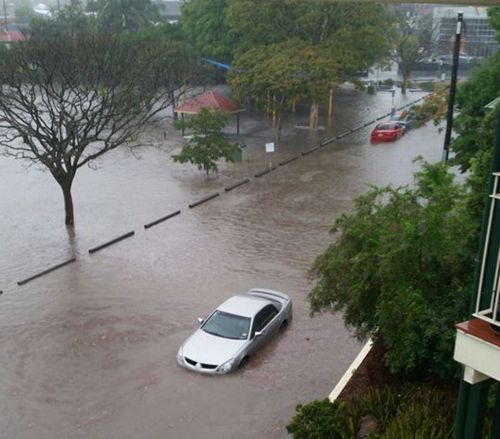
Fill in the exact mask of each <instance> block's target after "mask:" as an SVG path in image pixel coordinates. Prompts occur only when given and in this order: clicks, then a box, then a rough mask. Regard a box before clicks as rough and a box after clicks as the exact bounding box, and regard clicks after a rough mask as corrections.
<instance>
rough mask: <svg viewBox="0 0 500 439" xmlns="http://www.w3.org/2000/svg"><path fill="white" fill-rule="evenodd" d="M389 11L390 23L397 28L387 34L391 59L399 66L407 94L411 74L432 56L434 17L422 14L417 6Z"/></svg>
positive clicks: (396, 7)
mask: <svg viewBox="0 0 500 439" xmlns="http://www.w3.org/2000/svg"><path fill="white" fill-rule="evenodd" d="M389 11H390V12H389V14H388V17H387V18H388V21H391V22H393V23H394V27H395V28H394V29H393V30H392V31H389V32H387V38H388V40H389V46H390V48H391V50H390V57H391V59H392V60H393V61H395V62H396V63H398V65H399V68H400V70H401V74H402V77H403V85H402V87H401V92H402V93H403V94H405V93H406V89H407V87H408V81H409V79H410V75H411V72H412V71H413V70H415V67H416V65H417V64H419V63H421V62H423V61H424V60H426V59H427V58H428V57H429V56H430V55H431V47H432V45H431V34H432V15H431V14H429V13H426V14H422V12H421V11H420V9H419V7H418V6H416V5H413V6H407V7H406V8H404V9H402V8H401V7H398V6H395V7H392V8H390V9H389Z"/></svg>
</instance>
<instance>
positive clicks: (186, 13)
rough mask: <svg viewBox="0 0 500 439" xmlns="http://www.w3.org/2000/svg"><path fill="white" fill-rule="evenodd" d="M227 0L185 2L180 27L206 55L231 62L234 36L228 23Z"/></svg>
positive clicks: (199, 50) (200, 51) (193, 0)
mask: <svg viewBox="0 0 500 439" xmlns="http://www.w3.org/2000/svg"><path fill="white" fill-rule="evenodd" d="M226 8H227V0H191V1H189V2H186V3H183V5H182V16H181V20H180V22H181V26H182V30H183V31H184V34H185V35H186V38H187V39H188V41H190V42H191V43H192V44H193V45H194V47H195V48H196V49H197V50H198V52H199V53H201V54H202V55H204V56H209V57H213V58H215V59H216V60H217V61H222V62H230V61H231V59H232V57H233V48H234V44H235V34H234V32H233V31H232V30H231V29H229V27H228V26H227V25H226V22H225V14H226Z"/></svg>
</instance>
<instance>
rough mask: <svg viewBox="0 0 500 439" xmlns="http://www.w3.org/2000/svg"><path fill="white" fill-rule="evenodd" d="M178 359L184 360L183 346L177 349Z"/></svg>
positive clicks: (180, 361)
mask: <svg viewBox="0 0 500 439" xmlns="http://www.w3.org/2000/svg"><path fill="white" fill-rule="evenodd" d="M177 361H178V362H179V363H182V362H183V361H184V356H183V355H182V346H181V347H180V348H179V350H178V351H177Z"/></svg>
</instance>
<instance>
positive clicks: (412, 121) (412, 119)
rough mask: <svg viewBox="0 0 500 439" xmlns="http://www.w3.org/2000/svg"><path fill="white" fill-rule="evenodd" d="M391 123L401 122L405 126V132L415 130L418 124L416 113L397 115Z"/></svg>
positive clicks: (392, 118)
mask: <svg viewBox="0 0 500 439" xmlns="http://www.w3.org/2000/svg"><path fill="white" fill-rule="evenodd" d="M391 122H399V123H401V124H403V126H404V128H405V131H408V130H409V129H411V128H414V127H415V126H416V124H417V119H416V114H415V113H414V112H407V113H404V112H403V113H401V114H396V115H394V116H392V117H391Z"/></svg>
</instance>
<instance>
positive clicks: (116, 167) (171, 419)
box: [0, 90, 443, 439]
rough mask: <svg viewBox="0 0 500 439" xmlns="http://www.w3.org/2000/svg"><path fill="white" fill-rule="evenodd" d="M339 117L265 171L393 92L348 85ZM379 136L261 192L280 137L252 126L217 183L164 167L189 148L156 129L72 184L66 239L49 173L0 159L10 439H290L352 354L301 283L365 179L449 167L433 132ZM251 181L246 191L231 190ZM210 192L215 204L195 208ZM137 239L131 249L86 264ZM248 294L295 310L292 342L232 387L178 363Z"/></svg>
mask: <svg viewBox="0 0 500 439" xmlns="http://www.w3.org/2000/svg"><path fill="white" fill-rule="evenodd" d="M417 97H419V96H418V95H417V96H408V98H407V101H410V100H414V99H416V98H417ZM398 99H399V97H398ZM335 105H336V112H335V114H334V120H335V123H334V126H333V128H331V129H325V130H323V131H320V132H319V133H318V134H312V135H311V134H310V133H309V132H308V131H307V130H303V129H294V128H293V127H294V126H295V125H304V124H306V123H307V120H306V117H302V118H299V117H296V118H295V119H293V120H289V121H288V122H287V123H286V127H287V129H286V131H285V135H284V140H283V142H282V143H281V144H279V145H278V150H277V152H276V153H275V154H274V156H273V157H272V161H273V162H274V163H277V162H278V161H280V160H283V159H284V158H286V157H289V156H290V155H292V154H296V153H297V152H300V151H305V150H307V149H309V148H310V147H311V146H315V145H316V144H317V143H318V141H319V140H320V139H321V138H323V137H329V136H330V135H332V134H334V133H337V134H338V133H341V132H343V131H345V130H346V129H348V128H353V127H356V126H358V125H360V124H362V123H363V122H365V121H368V120H371V119H373V118H374V117H377V116H379V115H381V114H383V113H386V112H387V111H389V110H390V105H391V97H390V95H389V94H378V95H376V96H367V95H363V94H361V93H359V92H357V91H354V90H343V91H341V92H339V93H338V95H337V96H336V100H335ZM371 128H372V126H370V127H367V128H366V129H363V130H360V131H359V132H357V133H355V134H353V135H351V136H348V137H346V138H344V139H342V140H341V141H338V142H336V143H332V144H330V145H329V146H327V147H325V148H321V149H319V150H318V151H315V152H314V153H312V154H309V155H307V156H304V157H301V158H300V159H298V160H296V161H294V162H292V163H290V164H288V165H286V166H280V167H278V169H276V170H275V171H273V172H272V173H270V174H267V175H265V176H263V177H261V178H258V179H255V178H253V175H254V174H255V173H256V172H258V171H261V170H263V169H265V168H266V167H267V166H268V163H269V158H268V157H267V156H266V155H265V153H264V143H265V142H268V141H272V137H271V134H270V131H269V130H268V129H266V128H265V127H263V124H262V121H260V120H259V119H258V118H256V117H255V116H254V115H252V114H248V115H245V114H244V115H243V117H242V133H243V134H244V135H243V140H244V141H245V142H246V143H247V145H248V146H247V148H246V149H245V154H244V155H245V160H244V161H243V162H241V163H236V164H222V165H221V169H220V172H219V175H218V177H217V178H211V179H210V180H208V181H207V180H206V179H205V177H204V174H203V172H200V171H197V170H196V169H195V168H194V167H191V166H188V165H179V164H175V163H173V162H172V161H171V160H169V158H168V156H169V154H170V153H171V152H172V151H175V148H176V146H177V145H178V141H179V135H178V133H174V132H173V131H172V129H171V127H170V125H169V124H168V123H165V122H159V125H158V127H156V129H155V130H151V131H150V132H149V133H148V136H145V138H146V140H147V141H151V142H152V143H153V144H154V145H155V147H153V148H143V149H141V150H139V151H136V152H135V153H132V152H130V151H128V150H125V149H123V150H118V151H113V152H111V153H109V154H108V155H107V156H105V157H104V158H103V159H102V160H101V161H100V162H99V163H98V168H99V169H98V170H97V171H95V170H92V169H82V170H81V171H80V172H79V174H77V177H76V180H75V185H74V192H73V193H74V202H75V210H76V227H75V231H74V233H72V234H68V233H67V231H66V229H65V227H64V225H63V218H64V216H63V205H62V204H63V203H62V195H61V194H60V191H59V189H58V187H57V185H56V184H55V183H54V182H53V181H52V179H51V177H50V176H49V175H48V174H46V173H43V172H39V171H38V170H37V169H35V168H33V167H32V168H27V169H25V168H23V166H22V164H21V162H19V161H14V160H12V159H6V158H2V157H0V176H1V182H2V184H1V186H0V210H1V212H2V216H1V217H0V233H1V241H0V273H1V278H0V290H4V294H3V295H1V296H0V438H1V439H11V438H12V439H35V438H36V439H58V438H76V439H79V438H82V439H83V438H86V439H87V438H103V439H104V438H106V439H108V438H109V439H111V438H121V439H129V438H130V439H136V438H141V439H149V438H151V439H152V438H160V437H165V438H176V439H177V438H179V439H183V438H186V439H188V438H189V439H191V438H194V437H199V438H220V439H229V438H243V439H244V438H283V437H286V433H285V428H284V426H285V425H286V423H287V422H288V421H289V420H290V419H291V416H292V415H293V412H294V408H295V406H296V405H297V404H299V403H305V402H308V401H310V400H312V399H315V398H320V399H322V398H324V397H326V396H327V395H328V393H329V392H330V391H331V389H332V387H333V386H334V384H335V383H336V381H337V380H338V379H339V378H340V377H341V376H342V374H343V372H344V371H345V369H346V368H347V367H348V365H349V364H350V362H351V361H352V360H353V359H354V357H355V356H356V354H357V352H358V351H359V349H360V344H359V343H358V342H357V341H356V340H355V339H353V338H352V335H351V334H350V333H349V331H348V330H347V329H346V328H345V327H344V325H343V322H342V318H341V316H339V315H330V314H326V315H318V316H315V317H314V318H310V316H309V310H308V305H307V302H306V295H307V293H308V291H309V290H310V288H311V286H312V285H313V280H311V279H310V278H309V277H308V270H309V267H310V265H311V263H312V261H313V260H314V258H315V257H316V256H317V255H318V254H319V253H320V252H321V251H322V250H323V249H324V248H325V247H326V246H327V245H328V243H329V242H331V239H332V238H331V237H330V236H329V235H328V230H329V228H330V226H331V224H332V221H333V219H334V218H335V217H336V216H338V215H339V214H340V213H342V212H345V211H346V210H348V209H349V208H350V206H351V203H352V199H353V198H354V197H355V196H356V195H358V194H360V193H362V192H363V191H366V190H367V184H386V183H389V182H392V183H395V184H405V183H407V182H410V181H411V174H412V172H413V171H415V170H416V168H415V165H414V164H412V159H413V158H414V157H415V156H417V155H422V156H424V157H426V158H428V159H429V160H431V161H436V160H439V159H440V157H441V148H442V137H443V136H442V134H438V133H437V129H436V128H435V127H433V126H432V125H429V126H426V127H423V128H420V129H418V130H414V131H411V132H409V133H408V134H407V135H406V136H404V137H403V138H402V139H400V140H399V141H397V142H395V143H389V144H377V145H370V143H369V141H368V138H369V132H370V130H371ZM164 132H166V134H167V139H168V141H166V140H164ZM245 177H249V178H250V179H251V181H250V183H248V184H246V185H244V186H241V187H239V188H238V189H235V190H234V191H232V192H229V193H224V190H223V188H224V187H225V186H228V185H230V184H232V183H235V182H237V181H239V180H241V179H242V178H245ZM214 191H219V192H221V196H220V197H218V198H216V199H214V200H211V201H209V202H208V203H206V204H203V205H201V206H198V207H196V208H194V209H188V204H189V203H192V202H193V201H196V200H199V199H200V198H202V197H204V196H206V195H208V194H210V193H213V192H214ZM178 209H181V210H182V212H181V214H180V215H178V216H177V217H175V218H172V219H170V220H168V221H166V222H164V223H162V224H159V225H157V226H155V227H153V228H151V229H148V230H144V228H143V225H144V224H146V223H148V222H150V221H153V220H155V219H156V218H159V217H161V216H164V215H167V214H168V213H170V212H173V211H175V210H178ZM130 230H135V232H136V234H135V236H133V237H132V238H129V239H127V240H125V241H122V242H120V243H118V244H115V245H113V246H111V247H109V248H107V249H104V250H102V251H100V252H98V253H96V254H93V255H89V254H88V249H89V248H91V247H94V246H96V245H99V244H102V243H103V242H105V241H107V240H109V239H112V238H114V237H116V236H118V235H120V234H123V233H126V232H128V231H130ZM73 256H76V257H77V261H76V262H75V263H73V264H71V265H69V266H67V267H64V268H62V269H60V270H57V271H55V272H53V273H50V274H48V275H47V276H44V277H41V278H39V279H36V280H34V281H32V282H30V283H28V284H26V285H24V286H17V284H16V282H17V281H19V280H21V279H23V278H26V277H28V276H31V275H33V274H34V273H36V272H37V271H41V270H44V269H46V268H47V267H50V266H51V265H54V264H57V263H59V262H61V261H63V260H65V259H67V258H69V257H73ZM253 287H265V288H272V289H276V290H281V291H284V292H286V293H288V294H289V295H290V296H291V297H292V299H293V301H294V321H293V324H292V325H291V326H290V327H289V329H288V330H287V331H286V332H285V333H284V334H283V335H281V336H280V337H278V338H277V339H276V340H274V341H273V342H272V343H270V344H269V345H267V346H266V347H265V349H264V350H263V351H261V352H260V353H259V354H258V355H257V356H256V357H254V358H252V359H251V362H250V364H249V365H248V367H247V368H246V369H245V370H243V371H240V372H237V373H235V374H233V375H228V376H223V377H207V376H199V375H196V374H194V373H190V372H188V371H185V370H183V369H181V368H179V367H178V366H177V365H176V362H175V354H176V351H177V349H178V347H179V345H180V344H181V343H182V341H183V340H184V339H185V338H186V337H187V336H188V335H189V334H190V333H191V332H192V331H193V330H194V329H195V327H196V324H197V322H196V318H197V317H198V316H203V315H206V314H207V313H208V312H210V310H211V309H212V308H213V307H215V306H217V305H218V304H219V303H221V302H222V301H223V300H224V299H225V298H227V297H228V296H230V295H231V294H233V293H235V292H241V291H246V290H248V289H250V288H253Z"/></svg>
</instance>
